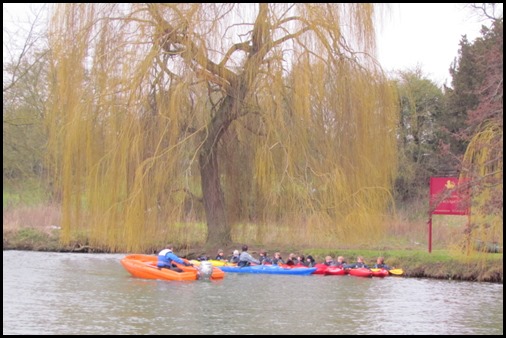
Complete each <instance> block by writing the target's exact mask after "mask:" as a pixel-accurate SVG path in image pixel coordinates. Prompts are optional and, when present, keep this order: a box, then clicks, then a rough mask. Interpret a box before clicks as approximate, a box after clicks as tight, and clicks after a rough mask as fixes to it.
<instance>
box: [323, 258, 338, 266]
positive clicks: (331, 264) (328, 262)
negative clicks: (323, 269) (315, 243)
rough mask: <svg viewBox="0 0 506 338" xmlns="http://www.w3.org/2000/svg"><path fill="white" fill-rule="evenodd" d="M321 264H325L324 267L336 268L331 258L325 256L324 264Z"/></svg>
mask: <svg viewBox="0 0 506 338" xmlns="http://www.w3.org/2000/svg"><path fill="white" fill-rule="evenodd" d="M323 264H325V265H326V266H336V262H335V261H334V259H333V258H332V256H326V257H325V262H323Z"/></svg>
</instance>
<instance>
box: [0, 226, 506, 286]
mask: <svg viewBox="0 0 506 338" xmlns="http://www.w3.org/2000/svg"><path fill="white" fill-rule="evenodd" d="M240 246H241V244H240V243H237V244H234V245H230V246H229V247H225V248H222V249H224V250H225V253H226V254H230V253H231V252H232V251H233V250H234V249H240ZM3 249H4V250H34V251H54V252H74V253H78V252H99V251H97V250H94V249H93V248H90V247H88V246H86V245H83V244H80V243H79V242H74V243H73V244H72V245H70V246H62V245H61V244H60V242H59V229H58V227H57V226H50V227H46V228H44V229H37V228H33V227H29V228H19V229H10V230H9V229H7V230H6V229H5V227H4V231H3ZM260 249H265V250H267V251H268V254H269V255H273V254H274V252H275V251H279V252H281V254H282V257H284V258H286V257H288V254H289V253H292V252H293V253H295V254H303V255H309V254H310V255H312V256H313V257H314V258H315V259H316V261H317V262H321V261H323V260H324V258H325V256H327V255H330V256H333V257H334V258H336V257H337V256H344V257H345V258H346V260H347V262H353V261H354V260H355V259H356V257H357V256H359V255H360V256H363V257H364V258H365V261H366V263H370V264H371V265H372V264H374V262H375V261H376V258H377V257H378V256H383V257H385V262H386V263H387V264H388V265H390V266H392V267H396V268H402V269H403V270H404V272H405V273H404V276H405V277H419V278H422V277H423V278H437V279H448V280H466V281H479V282H494V283H502V282H503V254H502V253H473V254H472V255H465V254H463V253H460V252H458V251H454V250H442V249H438V250H434V251H433V252H432V253H428V252H427V250H426V249H422V248H416V249H406V248H404V249H384V248H383V249H360V248H356V249H349V248H348V249H339V250H337V249H332V248H329V249H325V248H300V249H298V248H295V247H293V246H279V245H277V246H268V245H266V246H263V245H250V250H249V252H250V253H251V254H253V255H254V256H258V252H259V250H260ZM217 250H218V248H212V249H208V250H207V252H206V251H204V249H203V248H202V247H201V246H195V247H184V248H183V247H181V248H177V252H178V254H179V255H181V256H183V257H187V258H189V259H194V258H197V257H198V256H200V255H203V254H205V255H208V256H209V257H211V258H214V255H215V254H216V252H217ZM144 253H146V254H153V253H154V252H144Z"/></svg>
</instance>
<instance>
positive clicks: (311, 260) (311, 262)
mask: <svg viewBox="0 0 506 338" xmlns="http://www.w3.org/2000/svg"><path fill="white" fill-rule="evenodd" d="M315 264H316V261H315V259H314V258H313V256H311V255H307V257H306V262H305V263H304V265H305V266H307V267H308V268H312V267H313V266H314V265H315Z"/></svg>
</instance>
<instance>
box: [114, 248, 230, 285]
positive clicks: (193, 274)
mask: <svg viewBox="0 0 506 338" xmlns="http://www.w3.org/2000/svg"><path fill="white" fill-rule="evenodd" d="M157 260H158V259H157V257H156V256H150V255H142V254H132V255H127V256H125V257H124V258H123V259H121V261H120V262H121V265H123V267H124V268H125V270H126V271H128V272H129V273H130V274H131V275H132V276H134V277H137V278H145V279H163V280H175V281H185V280H197V279H198V277H199V271H198V270H197V268H195V267H193V266H184V265H181V264H177V263H175V264H176V265H177V267H178V268H180V269H181V270H183V272H177V271H174V270H170V269H165V268H158V267H157V266H156V263H157ZM224 277H225V273H224V272H223V271H221V270H220V269H218V268H216V267H213V272H212V274H211V279H223V278H224Z"/></svg>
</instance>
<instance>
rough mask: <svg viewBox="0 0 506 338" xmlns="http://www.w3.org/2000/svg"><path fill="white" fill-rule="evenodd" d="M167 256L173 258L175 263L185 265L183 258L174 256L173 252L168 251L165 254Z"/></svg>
mask: <svg viewBox="0 0 506 338" xmlns="http://www.w3.org/2000/svg"><path fill="white" fill-rule="evenodd" d="M167 258H169V259H171V260H173V261H174V262H176V263H179V264H183V265H186V262H185V261H184V260H183V259H181V258H179V257H178V256H176V255H175V254H174V253H173V252H170V253H168V254H167Z"/></svg>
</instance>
